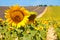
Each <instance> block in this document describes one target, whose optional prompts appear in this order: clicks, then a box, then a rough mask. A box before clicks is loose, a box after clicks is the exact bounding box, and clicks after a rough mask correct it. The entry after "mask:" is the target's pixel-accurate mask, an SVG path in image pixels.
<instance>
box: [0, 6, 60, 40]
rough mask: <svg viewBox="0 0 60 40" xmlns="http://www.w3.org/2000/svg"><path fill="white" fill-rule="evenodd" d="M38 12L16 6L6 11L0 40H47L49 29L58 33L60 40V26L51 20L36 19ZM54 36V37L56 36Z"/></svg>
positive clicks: (0, 29)
mask: <svg viewBox="0 0 60 40" xmlns="http://www.w3.org/2000/svg"><path fill="white" fill-rule="evenodd" d="M36 17H37V13H36V12H30V11H28V10H27V9H25V8H24V7H21V6H18V5H15V6H11V7H9V9H7V10H5V20H3V19H2V18H0V40H46V39H47V32H48V29H49V28H50V27H51V26H52V27H53V28H54V30H55V31H56V32H55V34H56V35H57V39H56V40H60V24H59V22H58V21H56V20H55V19H53V18H52V17H50V18H46V19H44V18H36ZM55 34H53V35H55Z"/></svg>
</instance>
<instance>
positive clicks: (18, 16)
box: [5, 5, 30, 25]
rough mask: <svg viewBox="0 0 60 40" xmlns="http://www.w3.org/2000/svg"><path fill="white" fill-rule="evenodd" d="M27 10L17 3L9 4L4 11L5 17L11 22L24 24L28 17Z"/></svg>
mask: <svg viewBox="0 0 60 40" xmlns="http://www.w3.org/2000/svg"><path fill="white" fill-rule="evenodd" d="M29 15H30V14H29V11H28V10H26V9H25V8H24V7H20V6H18V5H15V6H11V7H10V8H9V9H8V10H6V11H5V18H6V19H7V21H8V22H9V23H11V24H14V25H15V24H16V25H18V24H19V25H24V24H25V23H26V22H27V20H28V17H29Z"/></svg>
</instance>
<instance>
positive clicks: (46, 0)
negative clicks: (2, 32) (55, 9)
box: [0, 0, 60, 6]
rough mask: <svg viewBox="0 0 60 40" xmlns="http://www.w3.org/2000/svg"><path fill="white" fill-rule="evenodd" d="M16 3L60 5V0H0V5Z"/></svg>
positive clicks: (23, 4)
mask: <svg viewBox="0 0 60 40" xmlns="http://www.w3.org/2000/svg"><path fill="white" fill-rule="evenodd" d="M15 4H19V5H21V6H36V5H39V4H42V5H45V4H46V5H59V6H60V0H0V6H11V5H15Z"/></svg>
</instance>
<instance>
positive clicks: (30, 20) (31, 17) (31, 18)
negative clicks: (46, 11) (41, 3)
mask: <svg viewBox="0 0 60 40" xmlns="http://www.w3.org/2000/svg"><path fill="white" fill-rule="evenodd" d="M36 16H37V13H36V12H30V16H29V18H28V19H29V22H30V23H33V22H34V20H35V18H36Z"/></svg>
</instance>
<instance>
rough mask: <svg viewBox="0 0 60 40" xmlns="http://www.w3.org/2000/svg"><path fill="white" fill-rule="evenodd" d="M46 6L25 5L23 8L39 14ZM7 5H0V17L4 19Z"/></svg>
mask: <svg viewBox="0 0 60 40" xmlns="http://www.w3.org/2000/svg"><path fill="white" fill-rule="evenodd" d="M45 7H46V6H26V7H25V8H26V9H27V10H29V11H35V12H37V13H38V15H39V14H41V13H42V12H43V11H44V9H45ZM8 8H9V7H8V6H0V17H1V18H3V19H4V12H5V10H6V9H8Z"/></svg>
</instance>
